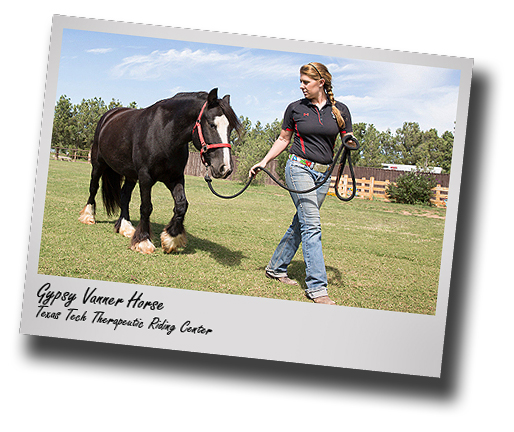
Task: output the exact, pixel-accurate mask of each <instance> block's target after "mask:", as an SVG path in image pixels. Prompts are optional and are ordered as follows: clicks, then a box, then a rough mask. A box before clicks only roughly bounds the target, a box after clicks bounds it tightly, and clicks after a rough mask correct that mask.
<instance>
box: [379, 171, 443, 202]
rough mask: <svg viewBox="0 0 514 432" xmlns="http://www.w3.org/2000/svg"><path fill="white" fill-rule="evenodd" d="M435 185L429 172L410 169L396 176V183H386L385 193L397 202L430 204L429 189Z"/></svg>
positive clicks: (430, 193) (430, 192) (430, 194)
mask: <svg viewBox="0 0 514 432" xmlns="http://www.w3.org/2000/svg"><path fill="white" fill-rule="evenodd" d="M436 186H437V182H436V180H435V179H434V178H433V177H432V176H430V175H429V174H425V173H421V172H416V171H411V172H408V173H406V174H404V175H401V176H400V177H398V178H397V179H396V184H390V185H388V186H387V188H386V193H387V195H388V196H389V199H391V200H393V201H396V202H398V203H403V204H425V205H431V203H430V198H432V195H433V192H432V191H431V189H432V188H433V187H436Z"/></svg>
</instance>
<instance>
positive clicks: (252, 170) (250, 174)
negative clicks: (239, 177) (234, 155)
mask: <svg viewBox="0 0 514 432" xmlns="http://www.w3.org/2000/svg"><path fill="white" fill-rule="evenodd" d="M262 168H266V162H265V161H264V159H263V160H261V161H260V162H259V163H258V164H255V165H254V166H253V167H251V168H250V171H249V172H248V177H253V176H255V174H257V173H258V172H259V170H261V169H262Z"/></svg>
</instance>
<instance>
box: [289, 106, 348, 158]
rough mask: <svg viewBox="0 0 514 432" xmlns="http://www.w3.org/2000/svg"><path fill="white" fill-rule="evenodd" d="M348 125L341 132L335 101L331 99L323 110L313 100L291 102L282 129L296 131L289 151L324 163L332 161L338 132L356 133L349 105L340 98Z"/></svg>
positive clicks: (342, 112)
mask: <svg viewBox="0 0 514 432" xmlns="http://www.w3.org/2000/svg"><path fill="white" fill-rule="evenodd" d="M336 107H337V108H338V109H339V111H340V112H341V115H342V116H343V119H344V122H345V128H344V130H342V131H339V127H338V126H337V122H336V119H335V117H334V114H333V113H332V104H331V103H330V102H329V101H327V103H326V104H325V106H323V107H322V108H321V110H320V109H319V108H318V107H317V106H316V105H314V104H313V103H312V102H311V101H310V100H309V99H300V100H298V101H296V102H293V103H291V104H290V105H289V106H288V107H287V109H286V112H285V114H284V121H283V123H282V129H284V130H288V131H292V132H294V134H295V135H294V140H293V144H292V145H291V147H290V149H289V153H293V154H295V155H297V156H300V157H302V158H305V159H308V160H310V161H313V162H317V163H321V164H330V163H332V158H333V156H334V145H335V142H336V138H337V134H338V133H342V134H343V135H344V134H346V133H348V132H352V131H353V129H352V118H351V115H350V111H349V110H348V107H347V106H346V105H345V104H343V103H341V102H338V101H336Z"/></svg>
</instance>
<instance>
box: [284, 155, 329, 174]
mask: <svg viewBox="0 0 514 432" xmlns="http://www.w3.org/2000/svg"><path fill="white" fill-rule="evenodd" d="M289 159H291V160H293V161H296V162H300V163H301V164H303V165H305V166H307V167H309V168H311V169H313V170H314V171H318V172H320V173H324V172H326V171H327V170H328V169H329V168H330V164H329V165H323V164H320V163H317V162H312V161H310V160H307V159H303V158H301V157H299V156H296V155H295V154H290V155H289Z"/></svg>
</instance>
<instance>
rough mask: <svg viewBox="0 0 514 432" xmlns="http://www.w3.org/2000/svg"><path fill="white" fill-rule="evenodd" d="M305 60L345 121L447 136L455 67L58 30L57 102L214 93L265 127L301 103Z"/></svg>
mask: <svg viewBox="0 0 514 432" xmlns="http://www.w3.org/2000/svg"><path fill="white" fill-rule="evenodd" d="M309 62H320V63H323V64H325V65H326V66H327V67H328V69H329V71H330V73H331V74H332V86H333V91H334V95H335V98H336V100H338V101H340V102H343V103H345V104H346V105H347V106H348V108H349V109H350V113H351V115H352V121H353V123H358V122H363V123H367V124H372V125H374V126H375V127H376V128H377V129H378V130H381V131H385V130H387V129H390V130H391V131H392V132H394V131H396V129H397V128H401V127H402V125H403V123H404V122H417V123H418V124H419V125H420V127H421V129H422V130H429V129H432V128H435V129H436V130H437V131H438V132H439V135H441V134H442V133H443V132H444V131H453V128H454V122H455V119H456V113H457V99H458V90H459V79H460V71H459V70H454V69H445V68H436V67H428V66H416V65H406V64H397V63H390V62H379V61H371V60H356V59H350V58H341V57H331V56H321V55H312V54H300V53H292V52H284V51H273V50H264V49H254V48H246V47H234V46H226V45H215V44H206V43H194V42H187V41H178V40H170V39H156V38H148V37H140V36H130V35H121V34H112V33H99V32H92V31H83V30H71V29H65V30H64V32H63V39H62V47H61V56H60V63H59V76H58V85H57V95H56V100H58V99H59V97H60V96H61V95H65V96H67V97H69V98H70V99H71V101H72V103H73V104H79V103H80V102H81V101H82V99H92V98H94V97H99V98H102V99H103V100H104V101H105V102H106V103H109V102H110V101H111V100H112V99H115V100H119V101H120V102H121V103H122V104H123V105H128V104H129V103H131V102H136V103H137V104H138V106H139V107H141V108H144V107H146V106H149V105H151V104H153V103H154V102H156V101H158V100H161V99H165V98H169V97H172V96H173V95H175V94H176V93H178V92H196V91H207V92H208V91H210V90H211V89H212V88H214V87H217V88H218V89H219V93H218V95H219V97H222V96H224V95H226V94H229V95H230V101H231V105H232V107H233V108H234V110H235V112H236V114H237V115H238V116H243V117H248V118H249V119H250V121H251V122H252V124H253V125H255V124H256V123H257V122H258V121H260V122H261V123H262V124H263V125H265V124H266V123H271V122H273V121H274V120H277V119H278V120H280V121H282V118H283V114H284V111H285V109H286V107H287V105H288V104H289V103H291V102H293V101H295V100H298V99H301V98H302V97H303V94H302V93H301V91H300V81H299V70H300V67H301V66H302V65H304V64H306V63H309Z"/></svg>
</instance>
